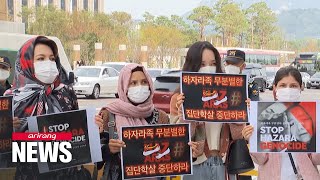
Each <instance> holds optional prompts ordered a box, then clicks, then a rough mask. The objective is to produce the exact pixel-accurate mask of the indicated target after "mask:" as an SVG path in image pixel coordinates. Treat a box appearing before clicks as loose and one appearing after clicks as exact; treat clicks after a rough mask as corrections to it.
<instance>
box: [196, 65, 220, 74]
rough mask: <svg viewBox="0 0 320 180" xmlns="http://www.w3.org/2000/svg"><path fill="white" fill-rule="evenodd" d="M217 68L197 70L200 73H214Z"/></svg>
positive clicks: (206, 67) (210, 67)
mask: <svg viewBox="0 0 320 180" xmlns="http://www.w3.org/2000/svg"><path fill="white" fill-rule="evenodd" d="M216 71H217V67H216V66H205V67H202V68H200V69H199V72H200V73H216Z"/></svg>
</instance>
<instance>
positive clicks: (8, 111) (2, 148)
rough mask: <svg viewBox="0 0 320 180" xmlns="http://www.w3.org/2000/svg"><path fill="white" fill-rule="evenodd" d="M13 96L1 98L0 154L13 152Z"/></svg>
mask: <svg viewBox="0 0 320 180" xmlns="http://www.w3.org/2000/svg"><path fill="white" fill-rule="evenodd" d="M12 121H13V113H12V96H0V154H4V153H10V152H11V141H12V140H11V135H12V132H13V123H12Z"/></svg>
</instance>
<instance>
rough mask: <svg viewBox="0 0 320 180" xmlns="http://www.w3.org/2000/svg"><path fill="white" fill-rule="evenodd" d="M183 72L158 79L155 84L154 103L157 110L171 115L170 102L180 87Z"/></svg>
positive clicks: (174, 72)
mask: <svg viewBox="0 0 320 180" xmlns="http://www.w3.org/2000/svg"><path fill="white" fill-rule="evenodd" d="M180 74H181V71H179V70H178V71H170V72H168V73H166V74H163V75H160V76H158V77H156V80H155V82H154V89H155V92H154V96H153V103H154V105H155V107H156V108H158V109H161V110H163V111H165V112H166V113H170V100H171V97H172V95H173V93H174V91H175V90H176V89H177V88H178V87H179V84H180Z"/></svg>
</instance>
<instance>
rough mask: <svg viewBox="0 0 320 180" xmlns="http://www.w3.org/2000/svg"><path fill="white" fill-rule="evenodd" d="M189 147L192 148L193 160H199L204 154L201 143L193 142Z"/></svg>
mask: <svg viewBox="0 0 320 180" xmlns="http://www.w3.org/2000/svg"><path fill="white" fill-rule="evenodd" d="M188 145H189V146H190V147H191V150H192V157H193V158H197V157H199V156H201V155H202V154H203V151H201V148H200V143H199V142H193V141H191V142H189V143H188Z"/></svg>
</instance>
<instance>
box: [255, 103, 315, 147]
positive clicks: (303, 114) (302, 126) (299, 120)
mask: <svg viewBox="0 0 320 180" xmlns="http://www.w3.org/2000/svg"><path fill="white" fill-rule="evenodd" d="M317 109H319V107H318V105H317V102H315V101H313V102H251V116H250V124H251V125H253V127H254V132H253V135H252V138H251V139H250V151H251V152H318V151H319V149H317V147H319V145H318V144H319V142H318V141H319V135H317V133H316V131H317V127H319V121H317V116H318V113H317ZM318 112H319V111H318Z"/></svg>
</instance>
